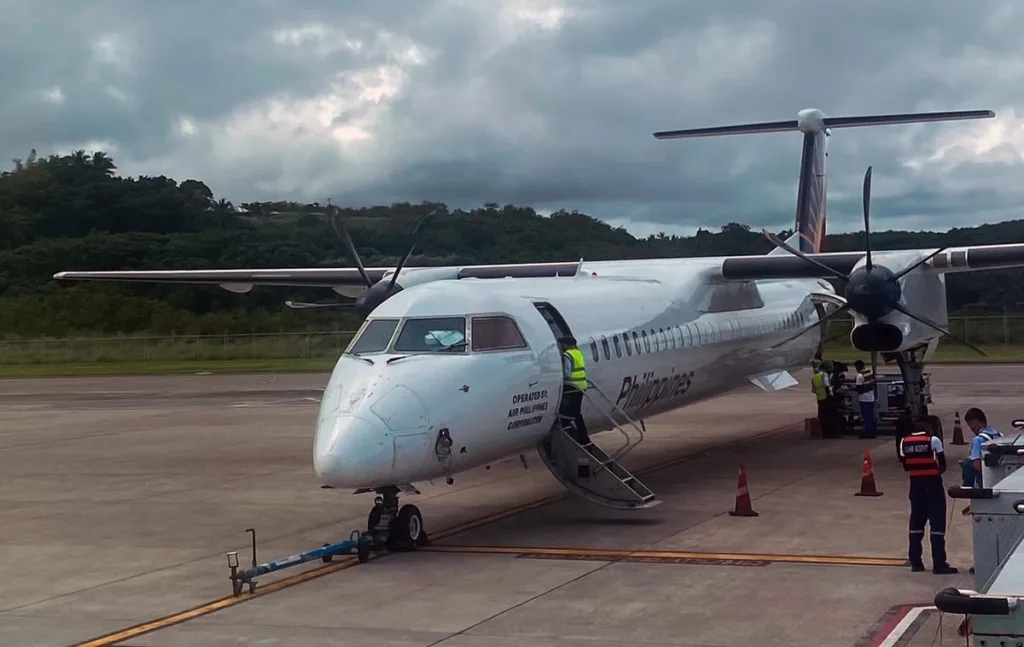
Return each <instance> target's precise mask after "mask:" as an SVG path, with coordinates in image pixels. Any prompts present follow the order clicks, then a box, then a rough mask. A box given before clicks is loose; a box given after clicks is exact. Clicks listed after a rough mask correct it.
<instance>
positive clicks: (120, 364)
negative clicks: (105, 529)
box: [0, 344, 1024, 378]
mask: <svg viewBox="0 0 1024 647" xmlns="http://www.w3.org/2000/svg"><path fill="white" fill-rule="evenodd" d="M307 348H308V347H307ZM982 350H984V351H985V352H986V353H987V354H988V357H987V358H986V357H982V356H980V355H978V354H977V353H975V352H974V351H972V350H970V349H969V348H962V347H959V346H951V345H950V346H945V347H940V348H939V350H938V351H936V353H935V357H934V358H933V359H932V360H931V362H930V363H931V364H986V363H988V364H992V363H1006V364H1013V363H1022V364H1024V346H1011V347H1005V346H992V347H989V348H985V347H982ZM338 354H340V351H338ZM337 357H338V355H337V354H333V353H325V354H324V355H323V356H320V357H271V358H264V359H228V360H224V359H200V358H195V359H188V360H177V361H173V360H170V361H169V360H159V361H137V360H136V361H116V360H113V361H110V360H108V361H104V362H67V363H61V362H54V363H48V364H44V363H31V364H2V363H0V378H30V377H63V376H67V377H73V376H89V375H93V376H97V375H106V376H113V375H175V374H179V375H180V374H186V375H187V374H193V373H205V372H209V373H225V374H228V373H288V372H328V371H330V370H331V368H332V367H333V366H334V363H335V361H336V360H337ZM824 357H825V359H839V360H842V361H844V362H847V363H851V364H852V363H853V361H854V360H856V359H858V358H859V359H863V360H864V361H865V362H870V361H871V357H870V355H868V354H867V353H859V352H857V351H854V350H852V349H851V348H850V346H849V345H846V344H832V345H828V346H826V347H825V352H824Z"/></svg>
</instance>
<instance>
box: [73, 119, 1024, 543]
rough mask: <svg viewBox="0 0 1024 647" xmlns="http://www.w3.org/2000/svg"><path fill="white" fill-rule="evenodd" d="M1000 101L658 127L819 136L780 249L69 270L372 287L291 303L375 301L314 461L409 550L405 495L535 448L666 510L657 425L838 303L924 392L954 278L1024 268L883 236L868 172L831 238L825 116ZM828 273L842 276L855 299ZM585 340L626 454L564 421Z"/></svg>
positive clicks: (807, 353) (416, 519)
mask: <svg viewBox="0 0 1024 647" xmlns="http://www.w3.org/2000/svg"><path fill="white" fill-rule="evenodd" d="M994 116H995V115H994V113H992V112H991V111H960V112H942V113H925V114H904V115H886V116H869V117H850V118H830V117H825V116H824V115H823V114H822V113H821V112H819V111H817V110H804V111H801V112H800V113H799V115H798V118H797V119H795V120H792V121H781V122H770V123H761V124H749V125H742V126H730V127H724V128H708V129H698V130H686V131H672V132H663V133H655V137H657V138H659V139H670V138H677V137H696V136H710V135H722V134H736V133H758V132H778V131H793V130H799V131H800V132H802V133H804V146H803V159H802V162H801V167H800V180H799V188H798V198H797V212H796V230H795V233H794V234H793V236H792V237H791V238H790V239H789V241H788V242H783V241H781V240H779V239H778V238H776V237H774V236H772V235H771V234H768V233H767V232H766V235H767V236H768V237H769V238H770V239H771V240H772V241H773V242H774V243H775V244H776V246H777V248H776V249H774V250H772V251H771V252H770V253H768V254H767V255H765V256H732V257H713V258H708V257H705V258H667V259H657V260H648V259H644V260H620V261H601V262H586V261H582V260H581V261H579V262H569V263H538V264H521V265H480V266H463V267H460V266H447V267H409V268H404V269H403V267H404V265H405V262H406V261H407V260H408V258H409V255H407V256H406V257H405V259H403V261H402V263H400V264H399V265H398V266H397V267H396V268H383V267H378V268H364V267H363V266H362V264H361V262H360V261H359V257H358V254H357V253H356V252H355V248H354V246H353V245H352V242H351V239H350V238H349V236H348V234H347V232H346V231H345V230H344V227H343V226H342V227H341V228H340V229H339V230H338V232H337V233H338V234H339V236H340V237H341V239H342V240H343V242H344V243H345V245H346V246H347V248H348V250H349V253H350V254H351V255H352V257H353V260H354V261H355V264H356V265H357V267H356V268H355V269H348V268H328V269H307V268H300V269H267V270H253V269H246V270H187V271H70V272H60V273H58V274H56V275H55V278H57V279H64V280H100V281H103V280H106V281H142V282H158V283H198V284H216V285H220V286H222V287H223V288H225V289H227V290H230V291H233V292H238V293H243V292H247V291H248V290H251V289H252V287H253V286H254V285H277V286H281V285H288V286H322V287H329V288H332V289H334V291H336V292H338V293H339V294H346V293H347V294H348V296H355V295H356V294H358V298H357V299H356V301H355V302H349V303H334V304H294V303H289V305H290V306H292V307H356V308H361V309H364V310H367V311H369V314H368V316H367V318H366V321H365V322H364V323H363V325H362V327H361V328H360V330H359V331H358V333H357V334H356V335H355V337H354V338H353V339H352V341H351V343H350V344H349V346H348V348H346V350H345V351H344V353H343V354H342V355H341V357H340V358H339V359H338V361H337V364H336V365H335V367H334V370H333V371H332V373H331V375H330V378H329V380H328V382H327V386H326V387H325V389H324V393H323V398H322V400H321V403H320V410H319V414H318V416H317V420H316V433H315V441H314V444H313V465H314V469H315V472H316V474H317V475H318V476H319V477H320V478H321V479H323V481H324V483H325V486H324V487H335V488H355V491H356V493H364V492H371V491H372V492H376V493H377V495H378V496H376V497H375V503H374V507H373V509H372V510H371V512H370V516H369V521H368V530H372V531H374V532H376V533H377V536H378V538H379V539H380V540H381V541H382V542H386V543H387V544H388V545H389V546H391V547H392V548H398V549H403V548H404V549H411V548H413V547H415V546H416V545H417V544H422V543H424V542H426V533H425V531H424V527H423V519H422V516H421V513H420V511H419V510H418V509H417V508H416V506H414V505H404V506H401V507H399V493H400V492H416V491H417V490H416V489H415V486H414V485H413V484H414V483H416V482H422V481H424V480H432V479H436V478H441V477H445V478H446V479H447V481H448V483H449V484H450V483H451V482H452V476H453V475H455V474H457V473H459V472H462V471H465V470H469V469H472V468H475V467H478V466H482V465H485V464H488V463H490V462H492V461H495V460H498V459H501V458H503V457H506V456H510V455H515V454H520V455H522V453H523V452H526V451H528V450H530V449H532V448H537V449H538V451H539V454H540V456H541V458H542V460H543V462H544V463H545V465H546V466H547V467H548V468H549V469H550V470H551V472H552V474H554V476H555V477H556V478H557V479H558V480H559V481H560V482H561V483H562V484H563V485H564V486H565V487H566V488H567V489H569V490H570V491H572V492H573V493H575V494H577V495H580V496H582V497H584V498H585V499H587V500H590V501H592V502H594V503H597V504H600V505H604V506H608V507H612V508H619V509H632V508H645V507H650V506H652V505H655V504H656V503H658V501H657V500H656V498H655V495H654V494H653V493H652V492H651V491H650V490H649V489H647V488H646V487H645V486H644V485H643V484H642V483H640V481H639V480H638V479H636V478H635V477H633V476H632V475H631V474H630V473H629V472H628V471H626V470H625V469H624V468H623V467H622V466H621V464H620V463H619V461H618V459H620V458H621V457H622V455H623V454H624V452H625V451H626V450H628V449H629V448H631V447H634V446H635V443H636V442H639V439H642V437H643V436H642V435H643V424H642V420H643V419H644V418H647V417H650V416H655V415H658V414H661V413H665V412H667V411H671V410H674V409H678V408H680V407H684V406H686V405H689V404H692V403H695V402H698V401H701V400H704V399H707V398H711V397H715V396H718V395H721V394H724V393H727V392H729V391H732V390H734V389H737V388H739V387H742V386H744V385H746V384H748V383H750V382H752V383H754V384H756V385H757V386H759V387H760V388H762V389H764V390H766V391H775V390H778V389H782V388H786V387H789V386H793V385H795V384H796V383H797V382H796V380H795V379H794V378H793V377H792V375H791V374H790V373H789V372H788V371H789V370H791V369H797V368H802V367H805V366H806V365H807V364H808V363H809V361H810V360H811V359H812V358H813V357H814V356H815V354H816V353H817V352H818V351H819V345H820V343H821V340H822V339H823V338H824V334H825V332H826V326H827V324H826V323H825V321H826V320H827V319H829V318H830V317H832V316H834V315H835V314H837V313H839V312H841V311H849V312H850V313H851V314H852V316H853V319H854V328H853V331H852V333H851V336H850V338H851V342H852V344H853V346H855V347H856V348H858V349H861V350H864V351H871V352H872V357H874V354H875V352H882V353H883V354H884V355H885V356H886V357H887V358H890V359H896V360H897V361H898V362H899V364H900V367H901V369H902V370H903V374H904V377H905V378H906V384H907V387H908V390H910V391H912V390H913V388H912V387H913V386H914V385H916V384H918V381H919V380H920V375H921V369H922V364H923V361H924V359H925V357H927V356H928V355H929V354H930V353H931V352H933V351H934V349H935V347H936V345H937V343H938V338H939V337H940V336H942V335H944V334H947V335H948V334H949V333H948V331H946V330H945V329H944V326H946V325H947V323H946V321H947V319H946V303H945V280H944V276H943V274H944V273H946V272H963V271H971V270H984V269H995V268H1007V267H1018V266H1022V265H1024V244H1013V245H983V246H974V247H960V248H948V249H938V250H936V249H920V250H901V251H879V250H871V249H870V231H869V230H870V228H869V225H868V202H869V200H868V197H869V190H870V171H871V169H870V168H869V169H868V174H867V175H866V176H865V183H864V184H865V186H864V203H865V204H864V211H865V213H864V218H865V223H864V224H865V234H866V236H865V238H866V246H867V250H866V251H864V252H843V253H822V252H821V249H820V247H821V242H822V240H823V238H824V235H825V220H826V214H825V204H826V196H825V161H826V144H827V137H828V136H829V134H830V132H829V129H831V128H839V127H853V126H867V125H880V124H896V123H912V122H926V121H945V120H954V119H975V118H985V117H994ZM333 222H334V224H335V225H337V223H338V221H337V220H334V221H333ZM422 224H423V222H422V221H421V222H420V223H418V225H417V229H419V228H420V227H422ZM794 246H795V247H796V249H794ZM414 247H415V244H414ZM411 253H412V251H411V250H410V254H411ZM825 278H838V279H840V280H842V281H843V282H844V283H845V284H846V289H845V296H841V295H839V294H837V293H836V291H835V290H834V289H833V287H832V286H831V285H830V284H829V283H828V282H826V281H825V280H823V279H825ZM360 285H362V286H365V287H364V289H363V290H362V291H361V292H360V291H359V290H358V288H359V286H360ZM354 288H355V289H354ZM570 336H572V337H575V338H576V339H577V340H579V347H580V349H581V350H582V351H583V352H584V354H585V356H586V358H587V376H588V379H589V381H590V383H591V387H590V388H589V389H588V391H587V397H586V398H585V399H584V404H583V409H582V417H583V419H584V421H585V424H586V427H587V428H588V431H589V433H591V434H595V433H600V432H604V431H610V430H619V431H622V432H623V433H625V434H626V438H627V441H626V444H625V445H624V446H623V447H622V448H621V449H620V450H618V451H617V452H613V456H609V455H608V454H606V453H605V452H604V451H602V450H601V449H599V448H598V447H597V445H595V444H594V443H593V442H591V441H586V440H584V441H583V442H577V441H576V440H574V439H573V438H572V437H571V435H570V433H569V431H570V428H571V422H570V423H564V424H563V422H562V420H561V419H560V416H559V406H560V402H561V398H562V388H563V375H562V362H561V356H562V352H561V350H560V348H559V345H558V342H557V340H558V339H559V338H562V337H570ZM979 352H980V351H979ZM908 399H909V400H913V402H914V403H915V404H913V405H912V406H914V407H915V409H914V412H915V414H916V415H917V416H918V417H923V416H925V415H926V411H925V410H924V405H923V398H921V397H919V396H918V395H915V394H914V393H912V392H911V393H908ZM636 421H640V422H639V423H638V422H636ZM626 427H630V428H632V429H633V430H634V431H635V434H636V435H638V436H639V438H638V439H635V440H634V439H633V437H632V436H631V435H630V434H629V433H627V432H626V429H625V428H626ZM681 433H685V431H684V430H681ZM524 463H525V458H524Z"/></svg>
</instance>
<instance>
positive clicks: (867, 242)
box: [862, 166, 871, 272]
mask: <svg viewBox="0 0 1024 647" xmlns="http://www.w3.org/2000/svg"><path fill="white" fill-rule="evenodd" d="M862 199H863V201H864V249H865V250H866V251H867V254H868V257H867V261H866V263H865V265H866V267H867V270H868V271H869V272H870V271H871V223H870V220H871V219H870V218H869V215H868V214H869V212H870V211H871V207H870V205H871V167H870V166H869V167H868V170H867V172H866V173H864V195H863V198H862Z"/></svg>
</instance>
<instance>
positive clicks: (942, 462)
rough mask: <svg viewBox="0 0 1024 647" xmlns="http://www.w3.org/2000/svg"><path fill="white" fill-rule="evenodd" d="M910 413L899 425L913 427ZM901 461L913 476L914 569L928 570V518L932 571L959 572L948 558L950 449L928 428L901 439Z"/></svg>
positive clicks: (902, 430)
mask: <svg viewBox="0 0 1024 647" xmlns="http://www.w3.org/2000/svg"><path fill="white" fill-rule="evenodd" d="M913 424H914V423H913V421H912V420H911V419H910V416H906V415H903V416H900V418H899V419H898V421H897V425H898V427H897V429H898V430H899V432H900V433H905V432H907V431H911V428H912V427H913ZM899 456H900V462H901V463H903V469H905V470H906V471H907V474H908V475H909V477H910V542H909V544H910V546H909V550H908V555H907V556H908V557H909V558H910V567H911V570H913V571H915V572H918V571H923V570H924V555H923V547H922V544H923V542H924V525H925V522H927V523H928V525H929V526H930V527H931V548H932V573H935V574H936V575H949V574H953V573H957V572H959V569H956V568H953V567H952V566H950V565H949V562H947V561H946V491H945V489H943V486H942V473H943V472H945V471H946V452H945V449H944V448H943V447H942V441H941V440H939V438H938V437H937V436H933V435H932V434H931V433H930V432H927V431H917V430H916V429H914V430H913V431H912V432H911V433H908V434H907V435H906V436H904V437H903V439H902V440H900V451H899Z"/></svg>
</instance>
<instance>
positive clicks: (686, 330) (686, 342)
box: [679, 324, 693, 348]
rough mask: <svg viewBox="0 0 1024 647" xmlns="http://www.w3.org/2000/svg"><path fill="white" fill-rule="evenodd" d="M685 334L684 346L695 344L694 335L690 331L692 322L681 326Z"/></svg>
mask: <svg viewBox="0 0 1024 647" xmlns="http://www.w3.org/2000/svg"><path fill="white" fill-rule="evenodd" d="M679 330H680V332H681V333H682V335H683V346H684V347H687V348H689V347H690V346H693V335H692V333H691V332H690V324H684V325H683V326H681V327H680V328H679Z"/></svg>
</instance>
